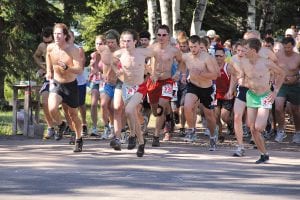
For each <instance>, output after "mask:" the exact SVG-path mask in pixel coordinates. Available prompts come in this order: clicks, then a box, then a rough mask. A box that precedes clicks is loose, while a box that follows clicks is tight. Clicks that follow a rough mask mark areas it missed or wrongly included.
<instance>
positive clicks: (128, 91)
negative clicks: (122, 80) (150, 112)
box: [122, 84, 139, 102]
mask: <svg viewBox="0 0 300 200" xmlns="http://www.w3.org/2000/svg"><path fill="white" fill-rule="evenodd" d="M138 88H139V87H138V86H137V85H136V86H126V85H124V84H123V85H122V96H123V100H124V102H126V101H127V100H129V99H130V98H131V97H132V96H133V95H134V94H135V93H136V92H137V91H138Z"/></svg>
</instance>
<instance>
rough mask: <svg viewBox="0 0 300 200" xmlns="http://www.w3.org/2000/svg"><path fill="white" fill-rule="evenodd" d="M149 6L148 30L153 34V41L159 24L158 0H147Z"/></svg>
mask: <svg viewBox="0 0 300 200" xmlns="http://www.w3.org/2000/svg"><path fill="white" fill-rule="evenodd" d="M147 7H148V31H149V33H150V34H151V42H152V41H153V38H155V29H156V26H157V24H158V20H157V14H156V13H157V4H156V0H147Z"/></svg>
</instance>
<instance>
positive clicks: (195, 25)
mask: <svg viewBox="0 0 300 200" xmlns="http://www.w3.org/2000/svg"><path fill="white" fill-rule="evenodd" d="M206 5H207V0H198V1H197V5H196V8H195V10H194V13H193V20H192V24H191V33H190V34H191V35H198V34H199V32H200V30H201V26H202V21H203V18H204V14H205V10H206Z"/></svg>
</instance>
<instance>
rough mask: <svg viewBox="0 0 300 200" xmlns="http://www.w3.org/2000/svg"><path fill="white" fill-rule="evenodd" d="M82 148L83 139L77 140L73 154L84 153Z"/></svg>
mask: <svg viewBox="0 0 300 200" xmlns="http://www.w3.org/2000/svg"><path fill="white" fill-rule="evenodd" d="M82 146H83V141H82V138H80V139H76V141H75V147H74V150H73V152H82Z"/></svg>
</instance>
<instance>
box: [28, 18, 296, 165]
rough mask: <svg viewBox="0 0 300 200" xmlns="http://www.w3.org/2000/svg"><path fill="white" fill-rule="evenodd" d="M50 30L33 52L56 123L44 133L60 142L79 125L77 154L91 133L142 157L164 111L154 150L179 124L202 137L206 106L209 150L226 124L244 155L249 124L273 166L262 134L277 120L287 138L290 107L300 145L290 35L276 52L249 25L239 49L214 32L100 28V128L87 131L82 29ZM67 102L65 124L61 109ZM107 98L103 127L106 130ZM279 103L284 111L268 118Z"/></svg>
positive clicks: (95, 76) (95, 63) (93, 77)
mask: <svg viewBox="0 0 300 200" xmlns="http://www.w3.org/2000/svg"><path fill="white" fill-rule="evenodd" d="M44 33H45V34H44V35H43V42H42V43H41V44H40V45H39V47H38V49H37V50H36V52H35V54H34V58H35V60H36V62H37V64H38V65H39V66H40V70H39V71H38V74H39V75H40V76H41V77H44V78H45V82H44V86H43V88H42V89H41V93H42V98H43V101H42V102H43V109H44V114H45V119H46V122H47V125H48V131H47V134H46V136H45V138H51V137H53V136H54V138H55V139H56V140H59V139H61V138H62V136H63V133H64V132H65V131H66V129H67V128H69V129H70V130H71V132H72V131H73V132H75V134H74V137H71V139H72V140H71V143H74V144H75V146H74V152H81V151H82V148H83V140H82V137H83V136H84V135H88V134H90V135H92V136H99V137H101V138H102V139H109V140H110V146H111V147H112V148H113V149H115V150H117V151H119V150H121V148H122V143H125V142H127V143H128V146H127V148H128V149H134V148H135V147H136V146H137V152H136V154H137V156H138V157H142V156H143V155H144V153H145V151H144V149H145V144H146V139H145V133H146V130H147V125H148V122H149V118H150V114H151V113H152V114H153V116H154V117H155V128H154V133H153V137H152V146H153V147H159V146H160V140H161V139H160V138H161V136H162V135H164V138H163V140H165V141H168V140H170V139H171V137H172V132H173V128H174V122H175V123H179V124H180V130H179V136H181V137H184V138H183V140H184V141H187V142H194V141H195V139H196V136H197V133H196V132H197V131H196V124H197V114H198V113H199V112H200V113H201V115H202V121H203V122H205V123H204V125H205V127H206V128H207V129H206V133H207V135H209V141H208V146H209V150H210V151H215V150H216V149H217V142H218V140H219V139H220V138H222V137H223V135H222V134H223V132H222V125H223V124H226V125H227V129H228V131H229V132H230V133H231V134H235V137H236V139H237V149H236V151H235V153H234V156H239V157H240V156H244V154H245V148H244V145H243V136H244V133H245V127H249V129H250V132H251V134H252V137H253V141H254V142H255V144H256V146H257V149H258V150H259V152H260V154H261V155H260V158H259V159H258V160H257V161H256V163H258V164H259V163H264V162H267V161H268V160H269V155H268V152H267V150H266V148H265V141H264V140H265V139H264V137H263V135H262V134H263V133H264V132H265V129H266V126H267V124H268V122H269V121H270V120H273V121H274V122H276V123H278V126H276V125H277V124H276V123H273V129H274V130H275V129H277V135H276V138H275V140H276V141H277V142H282V140H283V139H284V138H285V137H286V133H285V131H284V129H285V127H284V121H285V106H286V107H290V108H291V109H290V110H291V114H292V119H293V122H294V124H295V130H296V131H295V134H294V136H293V141H294V142H296V143H300V123H299V114H300V112H299V110H300V109H299V106H300V96H299V95H300V94H299V92H300V85H299V68H300V56H299V54H298V53H297V52H295V51H294V50H293V48H294V47H295V45H296V44H295V39H294V38H293V37H290V36H289V35H286V36H287V37H285V38H284V39H283V40H282V42H281V43H280V44H282V47H281V48H280V50H278V52H276V53H275V52H274V51H273V49H272V50H271V49H270V48H269V47H267V46H266V44H267V43H268V41H270V40H269V39H266V38H267V37H266V38H265V39H264V42H261V38H260V34H259V32H257V31H248V32H246V33H245V34H244V38H243V39H241V40H239V41H238V42H236V43H235V44H234V45H232V46H231V44H230V42H229V41H227V42H225V43H224V44H222V43H221V40H220V38H219V37H218V36H217V35H216V34H215V32H214V31H213V30H211V31H208V32H207V37H199V36H198V35H192V36H190V37H187V36H186V34H185V32H183V31H180V32H178V34H177V38H176V39H173V38H172V37H171V35H170V34H171V33H170V29H169V27H168V26H166V25H160V26H158V27H157V30H156V32H155V40H154V42H153V43H152V44H150V41H151V36H150V34H149V33H148V32H147V31H143V32H140V33H139V34H137V32H136V31H134V30H131V29H128V30H124V31H123V32H122V33H121V34H119V33H118V32H117V31H115V30H109V31H107V32H106V33H104V34H103V35H98V36H96V38H95V46H96V50H95V52H93V53H92V54H91V56H90V57H91V59H90V62H89V66H90V74H89V77H88V81H89V87H90V89H91V119H92V127H91V130H90V131H88V127H87V122H86V108H85V96H86V80H85V77H84V75H83V70H84V66H85V60H86V59H85V56H84V52H83V49H82V48H81V47H79V46H77V45H76V44H74V33H73V32H71V31H70V30H69V29H68V27H67V26H66V25H65V24H62V23H57V24H55V26H54V27H53V34H52V30H51V31H50V29H49V30H48V31H47V30H45V31H44ZM52 40H53V42H52ZM271 42H272V41H271ZM273 42H274V41H273ZM274 102H275V104H274ZM286 102H288V103H286ZM60 104H62V108H63V110H64V114H65V118H66V121H65V120H63V119H62V117H61V116H60V112H59V105H60ZM99 105H100V107H101V120H102V123H103V125H104V131H103V132H102V133H101V134H99V130H98V126H99V125H98V123H97V122H99V121H100V120H98V117H97V116H98V110H97V108H98V106H99ZM274 105H275V106H274ZM272 107H273V111H274V112H273V113H276V115H275V116H276V118H274V115H269V114H270V113H272V112H271V110H272ZM78 108H79V110H80V114H81V118H80V117H79V115H78ZM270 116H273V117H270ZM245 124H246V125H245ZM274 124H275V125H274ZM56 126H58V128H57V129H55V127H56ZM127 126H128V129H129V131H128V132H129V135H128V137H126V134H125V133H126V128H127Z"/></svg>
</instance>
